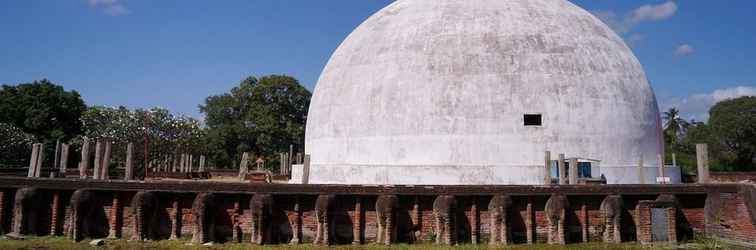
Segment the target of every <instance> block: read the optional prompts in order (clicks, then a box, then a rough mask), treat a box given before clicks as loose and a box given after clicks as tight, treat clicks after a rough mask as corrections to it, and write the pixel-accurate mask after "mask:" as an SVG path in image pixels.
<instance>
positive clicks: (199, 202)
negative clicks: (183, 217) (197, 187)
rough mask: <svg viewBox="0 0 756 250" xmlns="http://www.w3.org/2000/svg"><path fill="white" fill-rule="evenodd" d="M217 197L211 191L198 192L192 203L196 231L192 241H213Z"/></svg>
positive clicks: (200, 242)
mask: <svg viewBox="0 0 756 250" xmlns="http://www.w3.org/2000/svg"><path fill="white" fill-rule="evenodd" d="M215 208H216V198H215V195H213V194H211V193H201V194H198V195H197V197H196V198H195V199H194V203H193V204H192V217H194V233H193V235H192V243H195V244H205V243H208V242H213V241H214V240H215V239H214V235H215V216H214V214H213V213H214V212H215Z"/></svg>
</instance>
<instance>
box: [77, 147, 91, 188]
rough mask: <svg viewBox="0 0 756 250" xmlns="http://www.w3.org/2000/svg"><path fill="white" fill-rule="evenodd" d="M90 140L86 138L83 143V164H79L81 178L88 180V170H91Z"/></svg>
mask: <svg viewBox="0 0 756 250" xmlns="http://www.w3.org/2000/svg"><path fill="white" fill-rule="evenodd" d="M89 144H90V143H89V138H86V137H84V140H83V141H82V143H81V162H80V163H79V178H81V179H86V178H87V169H88V168H89V159H90V158H89V155H90V153H89V147H90V146H89Z"/></svg>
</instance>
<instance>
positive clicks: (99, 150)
mask: <svg viewBox="0 0 756 250" xmlns="http://www.w3.org/2000/svg"><path fill="white" fill-rule="evenodd" d="M104 152H105V148H104V147H103V144H102V141H101V140H97V142H96V143H95V162H94V172H93V174H92V175H93V178H94V179H95V180H99V179H100V175H101V173H100V172H101V171H102V156H103V153H104Z"/></svg>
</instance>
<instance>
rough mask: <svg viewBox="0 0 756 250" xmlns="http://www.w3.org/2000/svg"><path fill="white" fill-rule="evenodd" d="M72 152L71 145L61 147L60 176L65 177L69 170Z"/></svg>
mask: <svg viewBox="0 0 756 250" xmlns="http://www.w3.org/2000/svg"><path fill="white" fill-rule="evenodd" d="M70 150H71V145H68V144H65V143H64V144H63V145H62V146H61V151H60V166H59V168H58V169H60V175H61V176H65V175H66V170H67V169H68V158H69V157H68V153H69V151H70Z"/></svg>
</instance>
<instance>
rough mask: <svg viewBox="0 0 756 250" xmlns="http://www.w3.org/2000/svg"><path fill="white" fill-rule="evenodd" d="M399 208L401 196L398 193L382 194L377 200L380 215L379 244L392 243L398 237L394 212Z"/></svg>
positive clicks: (376, 206) (376, 209) (376, 207)
mask: <svg viewBox="0 0 756 250" xmlns="http://www.w3.org/2000/svg"><path fill="white" fill-rule="evenodd" d="M398 208H399V198H398V197H397V196H396V195H381V196H379V197H378V200H377V201H376V202H375V211H376V214H377V215H378V242H377V243H378V244H383V245H387V246H388V245H391V244H392V243H393V242H394V238H395V237H396V233H395V231H396V228H395V225H394V213H396V211H397V209H398Z"/></svg>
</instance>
